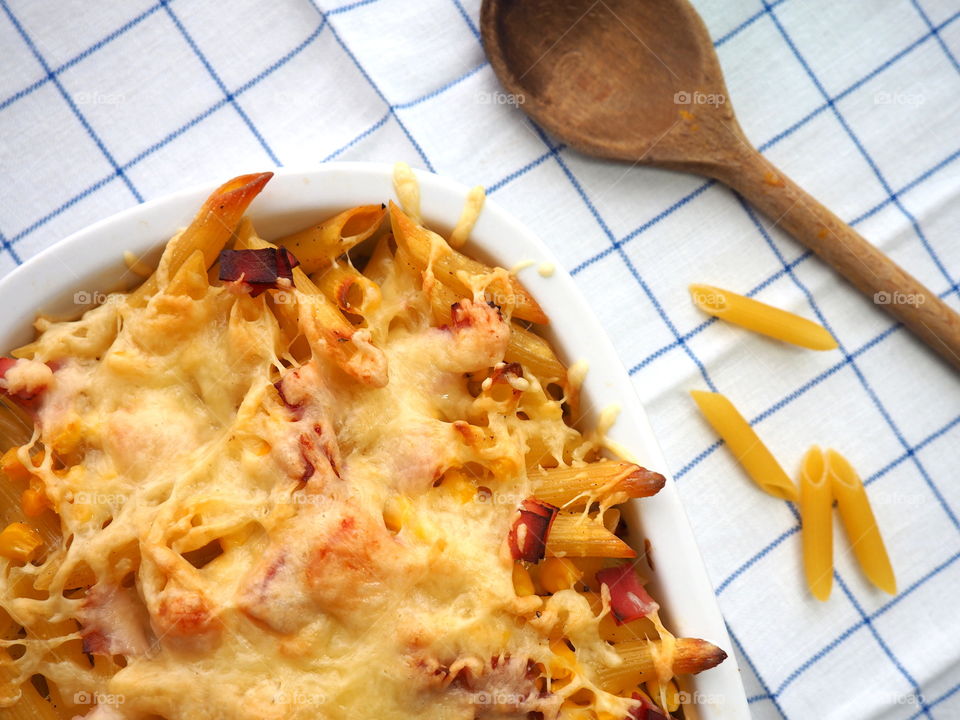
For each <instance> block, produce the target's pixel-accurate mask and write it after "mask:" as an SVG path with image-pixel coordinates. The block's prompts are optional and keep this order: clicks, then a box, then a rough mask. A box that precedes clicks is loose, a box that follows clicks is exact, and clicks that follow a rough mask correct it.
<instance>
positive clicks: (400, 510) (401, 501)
mask: <svg viewBox="0 0 960 720" xmlns="http://www.w3.org/2000/svg"><path fill="white" fill-rule="evenodd" d="M412 511H413V505H412V504H411V503H410V500H409V499H408V498H407V497H406V496H404V495H394V496H393V497H391V498H389V499H388V500H387V502H386V504H385V505H384V506H383V522H384V524H385V525H386V526H387V529H389V530H392V531H393V532H400V528H402V527H403V524H404V522H406V521H407V518H409V517H410V513H411V512H412Z"/></svg>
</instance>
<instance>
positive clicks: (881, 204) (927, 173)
mask: <svg viewBox="0 0 960 720" xmlns="http://www.w3.org/2000/svg"><path fill="white" fill-rule="evenodd" d="M958 157H960V150H954V151H953V152H952V153H950V155H949V156H947V157H946V158H945V159H944V160H941V161H940V162H938V163H937V164H936V165H934V166H933V167H931V168H928V169H927V170H925V171H923V172H922V173H921V174H920V175H918V176H917V177H915V178H914V179H913V180H911V181H910V182H908V183H907V184H906V185H904V186H903V187H902V188H900V189H899V190H897V191H896V192H895V193H893V195H894V196H895V197H903V196H904V195H905V194H906V193H908V192H909V191H911V190H913V189H914V188H916V187H917V186H918V185H920V184H921V183H922V182H924V181H925V180H928V179H929V178H930V177H932V176H933V175H935V174H936V173H937V172H939V171H940V170H942V169H943V168H945V167H946V166H947V165H949V164H950V163H952V162H954V161H955V160H956V159H957V158H958ZM892 202H893V197H888V198H886V199H885V200H881V201H880V202H879V203H877V204H876V205H874V206H873V207H872V208H870V209H869V210H867V211H866V212H864V213H863V214H862V215H860V216H858V217H856V218H854V219H853V220H851V221H850V222H849V225H851V226H854V227H856V226H857V225H858V224H859V223H861V222H863V221H864V220H866V219H867V218H870V217H872V216H873V215H876V214H877V213H878V212H880V210H882V209H883V208H885V207H886V206H887V205H889V204H890V203H892ZM811 257H813V252H811V251H810V250H805V251H804V252H803V253H801V254H800V255H798V256H797V257H796V258H794V259H793V260H791V261H790V262H789V263H788V266H789V267H790V268H795V267H797V266H798V265H799V264H800V263H802V262H804V261H806V260H807V259H809V258H811ZM784 275H786V268H780V269H779V270H777V271H776V272H775V273H774V274H773V275H771V276H769V277H768V278H767V279H766V280H764V281H763V282H762V283H760V284H759V285H757V286H756V287H754V288H752V289H751V290H749V291H748V292H747V293H746V295H747V297H753V296H754V295H756V294H757V293H758V292H760V291H761V290H763V289H764V288H766V287H767V286H768V285H770V284H771V283H773V282H774V281H776V280H779V279H780V278H781V277H783V276H784ZM950 291H951V288H948V289H947V290H946V291H944V292H942V293H940V297H941V298H943V297H945V296H947V295H949V294H950ZM715 322H717V319H716V318H710V319H708V320H704V321H703V322H702V323H700V324H699V325H696V326H695V327H694V328H693V329H692V330H690V331H688V332H687V333H685V334H684V335H683V337H684V339H686V340H689V339H690V338H692V337H694V336H695V335H698V334H699V333H701V332H703V331H704V330H706V329H707V328H708V327H710V326H711V325H713V324H714V323H715ZM895 327H896V326H895ZM883 337H886V335H883ZM677 347H679V343H678V342H677V341H675V340H674V341H673V342H670V343H668V344H666V345H664V346H663V347H661V348H659V349H658V350H655V351H654V352H652V353H651V354H649V355H647V356H646V357H645V358H643V359H642V360H640V361H639V362H638V363H636V364H635V365H633V366H632V367H631V368H630V370H629V372H630V374H631V375H634V374H636V373H637V372H639V371H640V370H642V369H643V368H645V367H646V366H647V365H649V364H650V363H652V362H653V361H654V360H656V359H657V358H659V357H661V356H662V355H664V354H665V353H667V352H668V351H670V350H673V349H675V348H677ZM856 354H857V353H854V355H856ZM841 366H842V364H841ZM838 369H839V368H838Z"/></svg>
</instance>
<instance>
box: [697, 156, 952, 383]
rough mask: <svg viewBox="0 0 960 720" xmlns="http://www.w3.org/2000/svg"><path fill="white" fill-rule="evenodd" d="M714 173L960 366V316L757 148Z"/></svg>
mask: <svg viewBox="0 0 960 720" xmlns="http://www.w3.org/2000/svg"><path fill="white" fill-rule="evenodd" d="M741 149H742V152H739V153H738V155H737V156H736V158H734V159H733V160H731V161H730V162H728V163H725V164H724V165H722V166H719V167H715V168H712V171H711V173H710V174H711V175H713V176H714V177H715V178H716V179H717V180H720V181H721V182H723V183H725V184H727V185H729V186H730V187H731V188H733V189H734V190H736V191H737V192H738V193H740V194H741V195H743V196H744V197H745V198H746V199H747V200H748V201H749V202H750V203H751V204H752V205H754V206H755V207H756V208H757V209H759V210H760V211H761V212H763V213H764V214H765V215H766V216H767V217H769V218H771V219H772V220H773V221H774V224H775V225H778V226H780V227H782V228H783V229H784V230H786V231H787V232H788V233H790V234H791V235H793V237H794V238H795V239H796V240H798V241H799V242H801V243H803V244H804V245H806V246H807V247H808V248H810V249H811V250H812V251H813V252H815V253H816V254H817V255H818V256H820V258H822V259H823V260H824V261H825V262H826V263H827V264H828V265H830V266H831V267H832V268H833V269H834V270H836V271H837V272H838V273H840V274H841V275H843V277H845V278H846V279H847V280H849V281H850V282H851V284H853V286H854V287H856V288H857V289H858V290H859V291H860V292H862V293H863V294H864V295H866V296H867V297H868V298H870V299H871V300H872V301H873V302H874V303H875V304H877V305H879V306H881V307H882V308H883V309H884V310H886V311H887V312H888V313H890V314H891V315H893V317H895V318H896V319H897V320H899V321H900V322H901V323H903V324H904V325H905V326H906V327H908V328H909V329H910V330H912V331H913V332H914V333H915V334H916V335H917V336H918V337H919V338H920V339H921V340H923V341H924V342H925V343H926V344H927V345H929V346H930V347H931V348H932V349H933V350H934V351H936V352H938V353H939V354H940V355H942V356H943V357H944V359H946V360H947V362H949V363H950V364H951V365H953V366H954V367H955V368H957V369H960V315H958V314H957V313H956V312H954V310H952V309H951V308H950V307H949V306H948V305H947V304H946V303H944V302H943V301H942V300H940V298H938V297H937V296H936V295H935V294H934V293H932V292H931V291H930V290H928V289H927V288H926V287H925V286H924V285H923V284H922V283H921V282H920V281H919V280H917V279H916V278H915V277H913V276H912V275H910V274H909V273H908V272H906V271H905V270H904V269H903V268H901V267H900V266H899V265H897V264H896V263H895V262H893V260H891V259H890V258H889V257H887V256H886V255H884V254H883V253H882V252H881V251H880V250H878V249H877V248H875V247H874V246H873V245H871V244H870V243H869V242H867V241H866V240H864V238H863V237H862V236H861V235H860V234H859V233H858V232H857V231H856V230H854V229H853V228H852V227H850V226H849V225H847V224H846V223H845V222H843V220H841V219H840V218H838V217H837V216H836V215H834V214H833V213H832V212H830V210H828V209H827V208H826V207H824V206H823V205H822V204H821V203H819V202H818V201H817V200H816V199H815V198H814V197H813V196H811V195H810V194H809V193H807V192H806V191H804V190H803V189H802V188H801V187H800V186H799V185H797V184H796V183H794V182H793V181H792V180H790V178H788V177H787V176H786V175H784V174H783V173H782V172H780V171H779V170H778V169H777V168H776V167H775V166H774V165H773V164H772V163H770V162H769V161H768V160H767V159H766V158H765V157H763V155H761V154H760V153H759V152H758V151H757V150H755V149H753V148H749V149H748V148H747V146H745V145H744V146H742V148H741Z"/></svg>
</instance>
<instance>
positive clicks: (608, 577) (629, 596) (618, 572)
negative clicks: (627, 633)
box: [597, 563, 660, 625]
mask: <svg viewBox="0 0 960 720" xmlns="http://www.w3.org/2000/svg"><path fill="white" fill-rule="evenodd" d="M597 582H598V583H600V584H601V585H606V586H607V587H608V588H609V589H610V611H611V612H612V613H613V619H614V620H615V621H616V623H617V625H623V624H624V623H628V622H632V621H634V620H639V619H640V618H642V617H646V616H647V615H649V614H650V613H652V612H655V611H656V610H658V609H659V608H660V605H659V604H658V603H657V602H656V601H655V600H654V599H653V598H651V597H650V595H649V594H647V591H646V589H644V587H643V585H641V584H640V578H639V577H637V574H636V573H635V572H634V571H633V566H631V565H630V564H629V563H624V564H622V565H617V566H616V567H610V568H605V569H604V570H601V571H600V572H598V573H597Z"/></svg>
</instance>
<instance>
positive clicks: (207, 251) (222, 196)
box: [128, 172, 273, 306]
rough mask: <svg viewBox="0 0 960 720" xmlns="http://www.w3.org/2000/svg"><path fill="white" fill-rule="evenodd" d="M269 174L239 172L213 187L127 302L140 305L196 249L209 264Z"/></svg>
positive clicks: (266, 180)
mask: <svg viewBox="0 0 960 720" xmlns="http://www.w3.org/2000/svg"><path fill="white" fill-rule="evenodd" d="M272 177H273V173H270V172H266V173H255V174H252V175H240V176H239V177H235V178H233V179H232V180H229V181H228V182H226V183H224V184H223V185H221V186H220V187H218V188H217V189H216V190H214V191H213V193H212V194H211V195H210V197H208V198H207V199H206V201H205V202H204V203H203V205H202V206H201V208H200V212H198V213H197V214H196V216H195V217H194V219H193V221H192V222H191V223H190V225H188V226H187V228H186V229H185V230H184V231H183V232H181V233H180V234H179V235H175V236H174V237H173V239H172V240H171V241H170V242H169V243H167V248H166V250H164V252H163V255H162V256H161V258H160V266H159V267H158V268H157V272H155V273H154V274H153V275H151V276H150V277H149V278H148V279H147V280H146V282H144V283H143V285H141V286H140V287H139V288H137V289H136V290H135V291H134V292H133V293H131V294H130V296H129V298H128V302H129V303H130V304H132V305H134V306H140V305H143V304H144V303H145V302H146V300H147V298H149V297H150V296H151V295H153V294H155V293H156V292H157V290H158V289H160V287H162V286H164V285H166V283H167V282H168V281H169V279H170V278H172V277H173V275H174V274H175V273H176V272H177V270H179V269H180V266H181V265H183V263H185V262H186V261H187V258H189V257H190V256H191V255H192V254H193V253H194V251H196V250H199V251H200V252H201V253H202V254H203V260H204V263H205V264H206V266H207V267H208V268H209V267H210V266H212V265H213V264H214V262H216V260H217V256H218V255H219V254H220V251H221V250H223V248H224V247H225V246H226V244H227V242H228V241H229V240H230V237H231V235H233V232H234V230H235V229H236V227H237V225H238V224H239V222H240V219H241V218H242V217H243V214H244V213H245V212H246V210H247V207H249V205H250V203H251V202H253V199H254V198H255V197H256V196H257V195H259V194H260V191H261V190H263V188H264V186H265V185H266V184H267V183H268V182H269V181H270V178H272Z"/></svg>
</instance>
